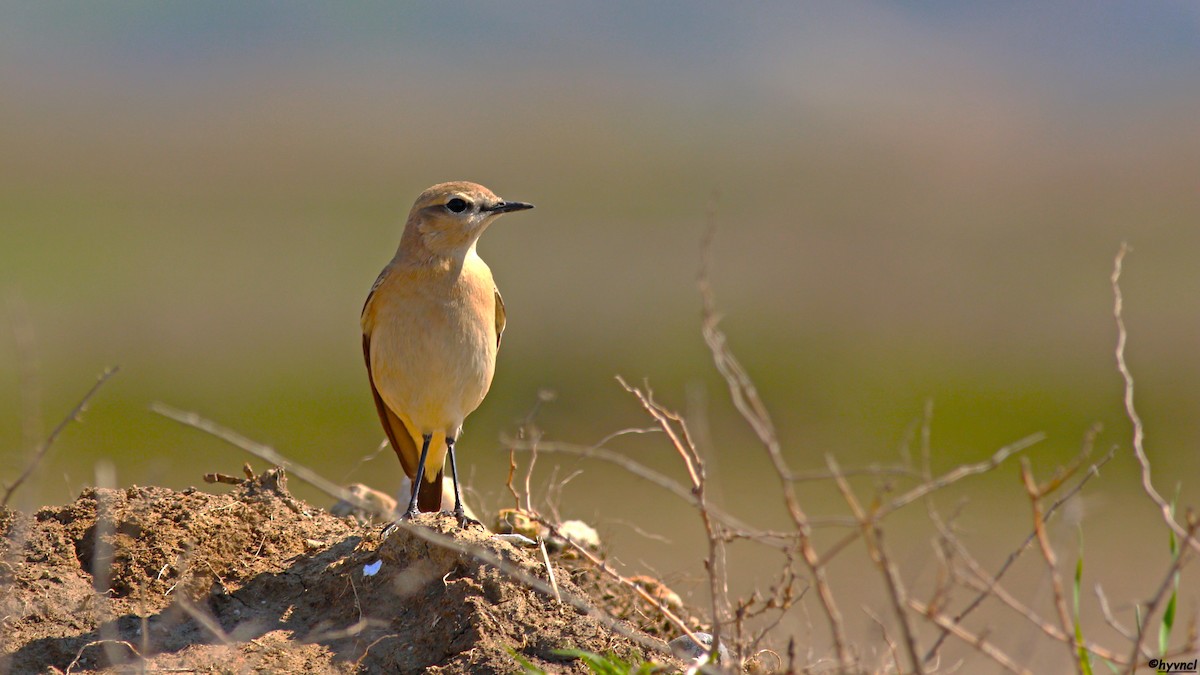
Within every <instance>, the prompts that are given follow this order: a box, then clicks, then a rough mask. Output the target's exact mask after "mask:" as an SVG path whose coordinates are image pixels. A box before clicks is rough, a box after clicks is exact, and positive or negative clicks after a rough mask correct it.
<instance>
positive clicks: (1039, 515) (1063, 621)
mask: <svg viewBox="0 0 1200 675" xmlns="http://www.w3.org/2000/svg"><path fill="white" fill-rule="evenodd" d="M1021 482H1022V484H1023V485H1024V486H1025V492H1026V494H1028V495H1029V504H1030V508H1031V509H1032V510H1033V531H1034V532H1035V533H1036V534H1037V542H1038V548H1039V549H1040V550H1041V552H1042V559H1043V560H1045V561H1046V570H1047V572H1048V573H1049V574H1050V588H1051V590H1052V592H1053V594H1054V608H1055V610H1057V612H1058V620H1059V622H1060V626H1061V627H1062V632H1063V633H1064V634H1066V635H1070V636H1071V642H1070V643H1069V644H1068V645H1067V648H1068V651H1070V652H1071V662H1072V663H1074V664H1075V672H1077V673H1082V672H1083V664H1082V663H1081V662H1080V659H1079V648H1080V646H1081V645H1080V644H1079V643H1078V642H1077V641H1076V638H1075V631H1074V630H1073V629H1072V623H1071V610H1070V609H1068V607H1067V596H1066V593H1065V592H1064V590H1063V582H1062V575H1061V574H1059V573H1058V556H1057V555H1055V553H1054V547H1053V546H1051V544H1050V535H1049V534H1047V532H1046V514H1045V512H1044V511H1043V509H1042V499H1043V498H1044V497H1045V496H1046V489H1045V488H1043V487H1040V486H1038V484H1037V482H1036V480H1035V479H1034V477H1033V470H1032V469H1030V468H1029V460H1028V459H1026V458H1024V457H1022V458H1021Z"/></svg>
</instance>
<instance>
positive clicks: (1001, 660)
mask: <svg viewBox="0 0 1200 675" xmlns="http://www.w3.org/2000/svg"><path fill="white" fill-rule="evenodd" d="M908 606H909V607H912V608H913V609H914V610H915V611H916V612H917V613H918V614H920V615H921V616H923V617H925V618H926V619H929V620H930V621H932V622H933V623H934V624H936V625H938V626H940V627H941V628H942V629H943V630H945V631H947V632H948V633H950V634H951V635H953V636H954V637H956V638H958V639H959V640H962V641H963V642H965V643H966V644H968V645H970V646H971V647H973V648H975V650H976V651H978V652H979V653H981V654H983V655H984V656H987V657H988V658H990V659H991V660H993V661H995V662H996V663H998V664H999V665H1000V667H1002V668H1004V669H1005V670H1007V671H1008V672H1010V673H1029V672H1030V671H1029V670H1028V669H1027V668H1022V667H1021V666H1019V665H1017V663H1016V662H1015V661H1013V660H1012V658H1011V657H1010V656H1009V655H1008V654H1005V653H1004V652H1003V651H1001V650H1000V649H999V648H998V647H996V646H995V645H993V644H992V643H990V642H988V641H987V639H985V638H984V637H983V636H981V635H976V634H974V633H972V632H970V631H968V630H967V629H966V628H963V627H962V626H961V625H959V624H957V623H955V622H954V621H951V620H950V619H948V618H946V617H945V616H942V615H941V614H939V613H937V612H936V611H934V610H932V608H930V607H929V606H928V605H925V604H923V603H922V602H921V601H920V600H916V599H914V598H911V597H910V598H909V599H908Z"/></svg>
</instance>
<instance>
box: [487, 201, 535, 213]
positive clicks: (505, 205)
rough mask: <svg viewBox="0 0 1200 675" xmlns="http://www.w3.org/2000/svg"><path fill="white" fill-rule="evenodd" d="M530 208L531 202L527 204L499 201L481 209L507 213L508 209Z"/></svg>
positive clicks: (520, 209)
mask: <svg viewBox="0 0 1200 675" xmlns="http://www.w3.org/2000/svg"><path fill="white" fill-rule="evenodd" d="M532 208H533V204H528V203H526V202H500V203H498V204H493V205H491V206H488V207H485V208H484V209H483V210H484V211H489V212H491V213H508V212H509V211H524V210H526V209H532Z"/></svg>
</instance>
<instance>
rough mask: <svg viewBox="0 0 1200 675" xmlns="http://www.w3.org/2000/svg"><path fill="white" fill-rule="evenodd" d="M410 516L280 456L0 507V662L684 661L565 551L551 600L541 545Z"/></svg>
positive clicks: (165, 667) (233, 666)
mask: <svg viewBox="0 0 1200 675" xmlns="http://www.w3.org/2000/svg"><path fill="white" fill-rule="evenodd" d="M414 525H415V526H416V527H415V528H398V529H394V530H392V531H391V532H390V533H388V534H387V535H386V536H383V528H382V527H381V526H380V525H378V524H374V525H372V524H361V523H360V522H358V521H357V520H355V519H354V518H353V517H336V516H333V515H331V514H330V513H328V512H327V511H324V510H322V509H319V508H315V507H312V506H310V505H308V504H305V503H304V502H301V501H299V500H297V499H295V498H293V497H292V496H291V495H289V494H288V492H287V488H286V477H285V476H284V474H283V473H282V471H280V470H272V471H269V472H267V473H265V474H262V475H261V476H258V477H256V478H253V479H249V480H246V481H244V482H242V483H241V484H240V485H238V486H236V487H234V488H233V490H232V491H230V492H228V493H227V494H211V493H208V492H204V491H201V490H197V489H195V488H191V489H188V490H186V491H183V492H178V491H174V490H169V489H165V488H159V487H130V488H126V489H122V490H109V489H100V488H89V489H88V490H85V491H84V492H83V494H81V495H80V496H79V498H78V499H77V500H76V501H74V502H73V503H71V504H67V505H65V506H54V507H45V508H42V509H40V510H39V511H37V512H36V513H33V514H32V515H30V514H24V513H19V512H14V511H8V510H0V534H3V538H2V539H0V631H2V637H0V644H2V647H3V650H2V652H0V673H62V672H72V673H89V672H198V673H357V672H372V673H375V672H381V673H382V672H386V673H414V672H438V673H466V672H472V673H476V672H479V673H492V672H496V673H511V672H519V671H520V670H521V666H520V664H519V661H518V659H517V658H516V657H515V656H514V654H513V653H514V652H515V653H516V654H519V655H520V656H521V657H523V658H525V659H528V660H529V661H530V662H532V663H533V664H534V665H536V666H538V667H541V668H543V669H545V670H547V671H549V672H588V671H587V669H586V668H585V667H584V665H583V664H582V663H581V662H580V661H578V660H575V659H572V658H571V657H567V656H563V655H561V654H559V653H557V651H558V650H563V649H580V650H586V651H591V652H596V653H601V654H604V653H612V654H614V655H616V656H618V657H621V658H623V659H625V660H631V659H632V660H638V661H644V660H650V659H654V660H656V661H658V662H660V663H663V664H664V665H666V666H667V667H668V668H669V669H672V670H674V669H677V668H679V667H680V664H679V663H678V662H676V661H673V660H672V659H670V658H669V657H668V656H665V655H664V654H663V653H660V652H659V651H658V650H662V649H664V647H665V643H664V640H669V639H671V638H673V637H675V636H676V635H677V634H678V633H677V632H676V631H675V630H673V629H672V627H671V626H670V624H667V623H666V622H665V621H664V620H663V619H662V618H661V617H660V616H658V615H657V614H656V613H655V612H653V611H652V610H650V609H649V608H648V605H644V604H641V601H640V600H639V599H637V597H636V595H635V594H634V593H633V592H632V591H631V590H629V589H628V588H626V587H625V586H622V585H619V584H616V583H613V582H611V581H609V580H608V578H607V577H603V576H602V575H601V574H600V573H599V572H598V571H597V570H596V569H594V567H593V566H592V565H591V564H590V563H587V562H586V561H583V560H579V559H575V560H570V559H564V558H558V559H556V560H555V561H554V563H553V564H554V569H555V572H556V574H555V578H556V581H557V584H558V586H559V590H560V592H561V594H562V595H563V596H564V597H565V598H574V599H575V604H570V603H569V602H558V601H556V600H555V599H554V598H553V597H552V595H551V594H550V593H548V592H547V590H546V587H545V586H544V585H543V586H542V589H541V590H539V589H536V588H534V587H533V586H531V585H530V583H528V577H530V576H531V577H535V578H537V579H541V580H545V579H546V578H547V575H546V573H545V565H544V563H543V562H542V558H541V554H540V552H539V551H538V549H536V548H534V549H518V548H515V547H514V546H512V545H510V544H509V543H508V542H506V541H502V540H499V539H497V538H495V537H493V536H492V535H491V534H490V533H489V532H486V531H485V530H483V528H482V527H476V526H469V527H466V528H463V527H459V525H458V523H457V521H456V520H455V519H454V518H453V517H451V516H449V515H444V514H425V515H421V516H418V518H417V519H416V520H415V521H414ZM417 530H420V532H418V531H417ZM422 533H437V534H441V535H444V537H446V538H449V539H452V540H453V542H454V543H455V544H456V545H457V546H456V548H457V549H458V550H455V548H447V547H445V546H444V545H439V544H435V543H431V542H430V541H428V540H427V537H423V536H419V535H420V534H422ZM375 564H379V569H378V572H377V573H375V574H369V571H370V570H371V569H372V568H373V567H374V566H375ZM512 570H521V571H523V572H524V573H525V574H526V575H528V576H527V577H525V578H524V580H521V578H520V572H515V573H514V572H513V571H512ZM597 610H599V611H597ZM601 614H603V615H607V616H610V617H616V618H617V619H618V621H617V623H616V624H615V625H614V624H612V622H611V621H605V620H602V618H598V615H601ZM691 621H692V623H693V625H696V626H697V627H698V624H695V620H691Z"/></svg>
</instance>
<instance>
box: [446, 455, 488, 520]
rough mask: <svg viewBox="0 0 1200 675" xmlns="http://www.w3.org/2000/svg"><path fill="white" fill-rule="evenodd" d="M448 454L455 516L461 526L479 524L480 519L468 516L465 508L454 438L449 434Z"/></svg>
mask: <svg viewBox="0 0 1200 675" xmlns="http://www.w3.org/2000/svg"><path fill="white" fill-rule="evenodd" d="M446 455H447V456H449V458H450V479H451V480H453V481H454V517H455V518H457V519H458V525H459V527H466V526H467V525H470V524H471V523H474V524H476V525H479V524H480V523H479V521H478V520H475V519H474V518H468V517H467V510H466V509H464V508H463V503H462V494H461V493H460V492H459V491H458V467H456V466H455V465H454V439H453V438H451V437H449V436H447V437H446Z"/></svg>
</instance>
